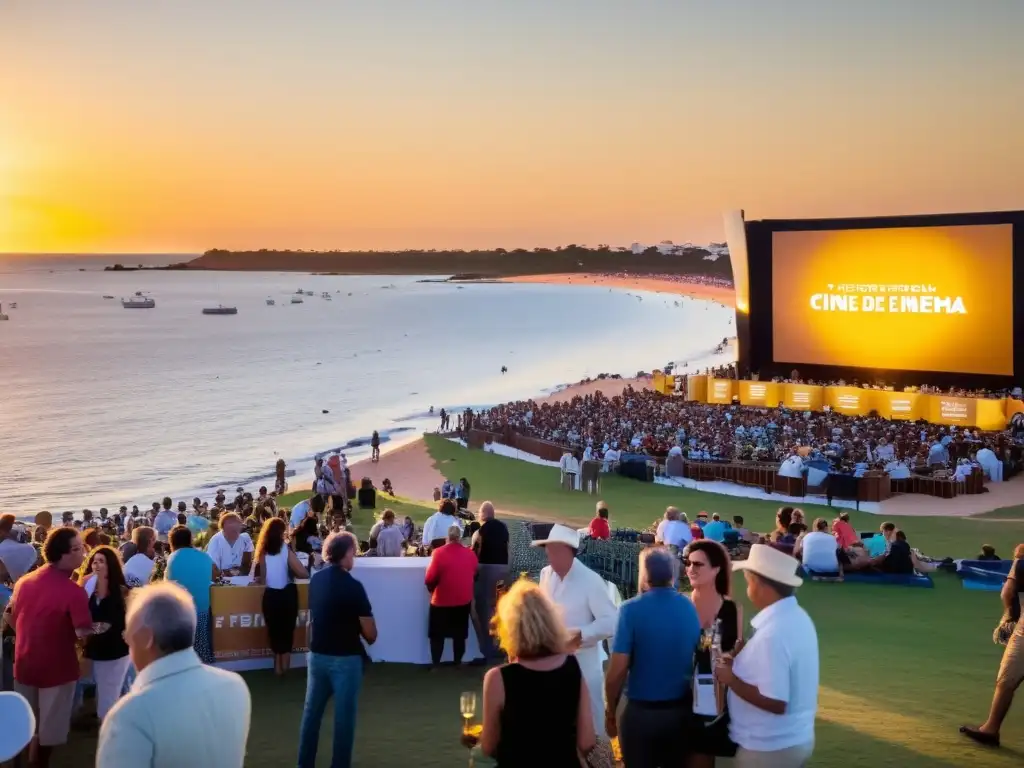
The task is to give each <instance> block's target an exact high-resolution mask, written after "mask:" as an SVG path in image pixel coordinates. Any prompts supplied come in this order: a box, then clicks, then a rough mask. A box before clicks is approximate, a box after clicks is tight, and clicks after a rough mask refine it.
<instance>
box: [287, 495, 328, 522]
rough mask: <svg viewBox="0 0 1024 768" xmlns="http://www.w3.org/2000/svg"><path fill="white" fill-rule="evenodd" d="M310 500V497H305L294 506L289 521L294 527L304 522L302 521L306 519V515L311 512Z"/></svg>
mask: <svg viewBox="0 0 1024 768" xmlns="http://www.w3.org/2000/svg"><path fill="white" fill-rule="evenodd" d="M309 502H310V500H309V499H304V500H303V501H300V502H299V503H298V504H296V505H295V506H294V507H292V513H291V516H290V517H289V518H288V523H289V524H290V525H291V527H292V528H298V527H299V526H300V525H301V524H302V521H303V520H305V519H306V515H308V514H309V510H310V504H309ZM321 506H322V505H321Z"/></svg>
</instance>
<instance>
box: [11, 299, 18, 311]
mask: <svg viewBox="0 0 1024 768" xmlns="http://www.w3.org/2000/svg"><path fill="white" fill-rule="evenodd" d="M17 308H18V302H16V301H12V302H11V309H17Z"/></svg>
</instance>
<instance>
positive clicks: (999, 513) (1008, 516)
mask: <svg viewBox="0 0 1024 768" xmlns="http://www.w3.org/2000/svg"><path fill="white" fill-rule="evenodd" d="M974 517H986V518H990V519H993V520H1024V504H1018V505H1017V506H1015V507H1000V508H999V509H993V510H992V511H991V512H982V513H981V514H980V515H974Z"/></svg>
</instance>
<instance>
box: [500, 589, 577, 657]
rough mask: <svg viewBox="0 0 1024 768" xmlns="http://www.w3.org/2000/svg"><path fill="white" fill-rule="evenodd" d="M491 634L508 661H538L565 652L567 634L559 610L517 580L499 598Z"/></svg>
mask: <svg viewBox="0 0 1024 768" xmlns="http://www.w3.org/2000/svg"><path fill="white" fill-rule="evenodd" d="M491 634H492V635H494V636H495V637H496V638H498V645H500V646H501V649H502V650H503V651H505V653H507V654H508V656H509V658H510V659H541V658H544V657H546V656H554V655H555V654H558V653H564V652H565V650H566V647H567V646H568V643H569V632H568V631H567V630H566V628H565V624H563V623H562V618H561V616H559V614H558V609H557V608H555V604H554V603H553V602H551V599H550V598H549V597H548V596H547V595H545V594H544V593H543V592H542V591H541V589H540V587H538V586H537V585H536V584H534V583H533V582H532V581H528V580H526V579H520V580H519V581H517V582H516V583H515V584H513V585H512V587H511V588H510V589H509V590H508V592H506V593H505V594H504V595H502V596H501V599H500V600H498V607H497V609H496V610H495V612H494V618H493V619H491Z"/></svg>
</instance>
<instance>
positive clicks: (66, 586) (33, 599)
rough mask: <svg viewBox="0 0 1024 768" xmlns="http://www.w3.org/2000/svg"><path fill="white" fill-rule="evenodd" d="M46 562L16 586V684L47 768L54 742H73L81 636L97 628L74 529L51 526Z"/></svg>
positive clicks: (13, 610) (79, 541) (39, 756)
mask: <svg viewBox="0 0 1024 768" xmlns="http://www.w3.org/2000/svg"><path fill="white" fill-rule="evenodd" d="M43 557H44V559H45V560H46V565H44V566H43V567H41V568H39V569H38V570H36V571H34V572H32V573H30V574H28V575H26V576H23V577H22V578H21V579H20V580H19V581H18V583H17V584H16V585H15V586H14V595H13V596H12V597H11V614H10V621H11V622H12V623H13V626H14V635H15V641H14V642H15V645H14V689H15V690H16V691H17V692H18V693H20V694H21V695H22V696H24V697H25V698H26V699H28V701H29V703H30V704H31V705H32V709H33V710H34V711H35V714H36V723H37V729H36V735H37V737H38V740H39V748H38V753H37V761H36V765H38V766H41V768H46V766H48V765H49V763H50V754H51V751H52V749H53V747H56V746H60V745H63V744H66V743H67V740H68V731H69V730H70V728H71V710H72V708H73V705H74V700H75V685H76V683H77V682H78V654H77V653H76V651H75V644H76V642H77V641H78V639H79V638H81V637H85V636H86V635H89V634H91V633H92V629H93V623H92V616H91V614H90V612H89V598H88V597H87V596H86V594H85V590H84V589H82V588H81V587H80V586H78V584H77V583H76V582H75V581H73V579H72V577H73V574H74V572H75V570H77V569H78V568H79V567H80V566H81V565H82V561H83V560H84V559H85V546H84V544H83V543H82V538H81V536H79V534H78V531H76V530H75V529H74V528H56V529H54V530H52V531H50V535H49V536H47V537H46V543H45V544H44V545H43Z"/></svg>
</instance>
